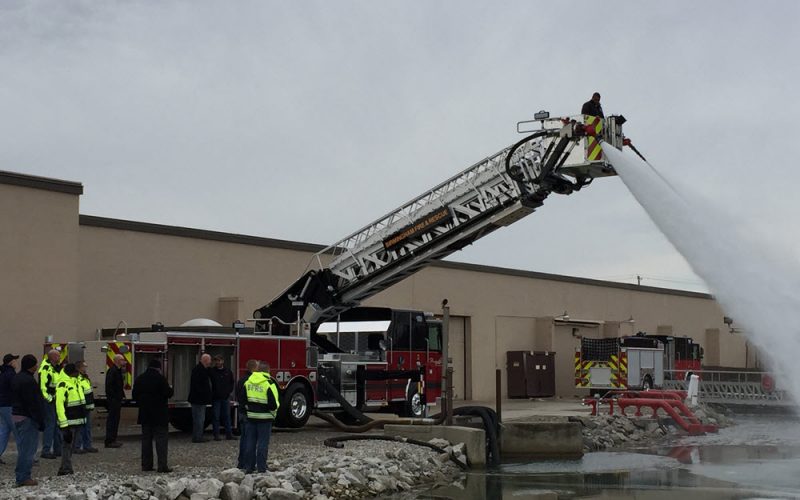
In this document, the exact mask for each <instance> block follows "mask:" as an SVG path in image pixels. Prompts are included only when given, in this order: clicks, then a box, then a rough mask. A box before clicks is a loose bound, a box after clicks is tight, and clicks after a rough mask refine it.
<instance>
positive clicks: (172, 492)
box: [164, 480, 186, 500]
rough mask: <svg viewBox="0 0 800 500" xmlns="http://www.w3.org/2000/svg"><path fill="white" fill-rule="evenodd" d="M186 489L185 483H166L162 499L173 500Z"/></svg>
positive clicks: (179, 481)
mask: <svg viewBox="0 0 800 500" xmlns="http://www.w3.org/2000/svg"><path fill="white" fill-rule="evenodd" d="M185 489H186V482H185V481H182V480H178V481H171V482H169V483H167V488H166V490H165V492H164V498H165V499H166V500H175V499H176V498H178V497H179V496H181V494H182V493H183V491H184V490H185Z"/></svg>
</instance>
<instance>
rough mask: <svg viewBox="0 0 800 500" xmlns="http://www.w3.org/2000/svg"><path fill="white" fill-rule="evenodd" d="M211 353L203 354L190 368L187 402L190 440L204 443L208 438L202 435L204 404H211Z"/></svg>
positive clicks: (204, 413) (204, 421) (204, 420)
mask: <svg viewBox="0 0 800 500" xmlns="http://www.w3.org/2000/svg"><path fill="white" fill-rule="evenodd" d="M210 366H211V355H209V354H203V355H202V356H200V362H199V363H197V366H195V367H194V368H193V369H192V378H191V381H190V382H189V403H191V405H192V442H193V443H204V442H206V441H208V439H206V438H204V437H203V430H204V429H205V427H206V406H208V405H210V404H211V399H212V398H211V395H212V390H211V373H210V371H209V367H210Z"/></svg>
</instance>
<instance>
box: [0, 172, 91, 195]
mask: <svg viewBox="0 0 800 500" xmlns="http://www.w3.org/2000/svg"><path fill="white" fill-rule="evenodd" d="M0 184H9V185H12V186H22V187H27V188H33V189H42V190H44V191H55V192H57V193H67V194H75V195H82V194H83V184H81V183H80V182H73V181H65V180H62V179H53V178H50V177H40V176H38V175H28V174H20V173H18V172H8V171H5V170H0Z"/></svg>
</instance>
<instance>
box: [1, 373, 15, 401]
mask: <svg viewBox="0 0 800 500" xmlns="http://www.w3.org/2000/svg"><path fill="white" fill-rule="evenodd" d="M16 375H17V371H16V370H15V369H14V367H13V366H11V365H10V364H4V365H3V366H0V406H11V403H12V394H11V382H13V380H14V377H15V376H16Z"/></svg>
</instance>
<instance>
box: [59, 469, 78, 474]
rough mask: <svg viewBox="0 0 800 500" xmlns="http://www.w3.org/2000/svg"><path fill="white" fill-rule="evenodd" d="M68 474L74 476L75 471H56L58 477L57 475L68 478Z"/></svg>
mask: <svg viewBox="0 0 800 500" xmlns="http://www.w3.org/2000/svg"><path fill="white" fill-rule="evenodd" d="M70 474H75V471H74V470H72V469H70V470H61V469H58V475H59V476H69V475H70Z"/></svg>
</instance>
